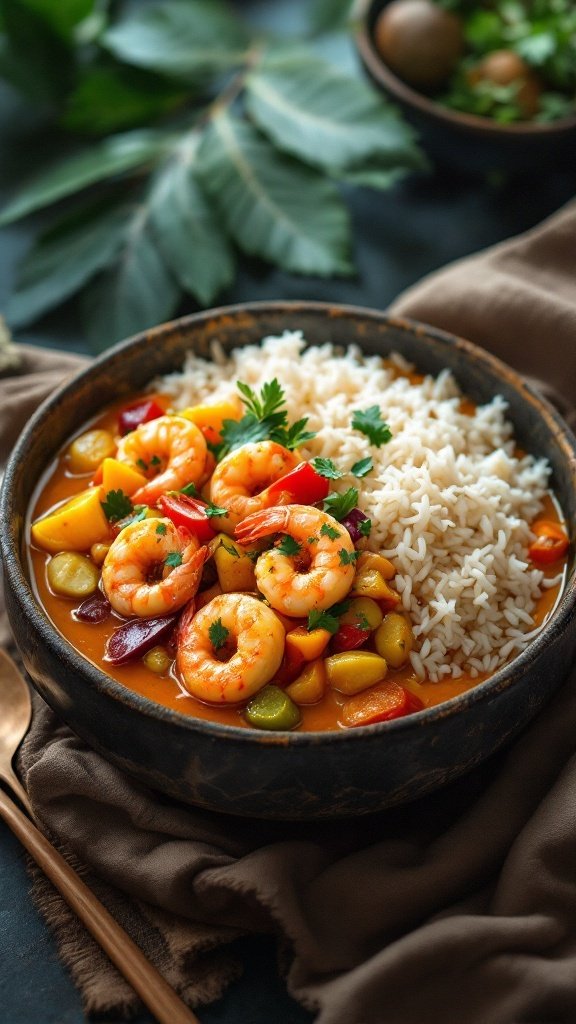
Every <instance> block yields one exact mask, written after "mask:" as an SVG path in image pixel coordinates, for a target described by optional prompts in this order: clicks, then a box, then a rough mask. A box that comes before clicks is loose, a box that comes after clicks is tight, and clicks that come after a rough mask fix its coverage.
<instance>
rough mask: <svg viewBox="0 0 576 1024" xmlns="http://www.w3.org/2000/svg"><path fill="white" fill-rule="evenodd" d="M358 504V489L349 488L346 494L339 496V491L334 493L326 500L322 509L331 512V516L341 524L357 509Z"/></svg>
mask: <svg viewBox="0 0 576 1024" xmlns="http://www.w3.org/2000/svg"><path fill="white" fill-rule="evenodd" d="M357 504H358V491H357V489H356V487H349V488H348V490H347V491H344V494H338V493H337V491H333V492H332V493H331V494H329V495H328V497H327V498H324V504H323V506H322V507H323V509H324V511H325V512H329V513H330V515H331V516H334V519H337V520H338V522H341V521H342V520H343V519H345V518H346V516H347V515H348V513H349V512H351V511H352V509H353V508H356V505H357Z"/></svg>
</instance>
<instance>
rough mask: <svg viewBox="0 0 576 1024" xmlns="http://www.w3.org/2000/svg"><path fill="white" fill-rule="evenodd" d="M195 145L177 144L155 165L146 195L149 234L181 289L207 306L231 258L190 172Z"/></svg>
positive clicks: (226, 276) (230, 269) (230, 271)
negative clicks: (161, 164) (163, 161)
mask: <svg viewBox="0 0 576 1024" xmlns="http://www.w3.org/2000/svg"><path fill="white" fill-rule="evenodd" d="M194 154H195V146H194V145H193V144H188V145H186V144H184V145H182V146H181V147H180V148H179V149H178V151H177V152H176V153H175V155H174V156H173V157H172V158H171V160H170V161H169V162H168V163H167V164H166V166H165V167H163V168H161V169H160V171H159V173H158V175H157V177H156V180H155V182H154V184H153V187H152V191H151V195H150V200H149V202H150V216H151V223H152V230H153V232H154V236H155V238H156V241H157V242H158V245H159V247H160V250H161V252H162V255H163V257H164V259H165V260H166V263H167V264H168V266H169V267H170V269H171V270H172V273H173V274H174V276H175V278H176V280H177V281H179V282H180V284H181V286H182V288H184V290H185V291H187V292H190V293H191V294H192V295H194V296H195V297H196V298H197V299H198V301H199V302H200V303H202V304H203V305H209V303H210V302H211V301H212V299H213V298H214V297H215V296H216V295H217V294H218V292H219V291H220V290H221V289H222V288H225V287H226V286H227V285H228V284H230V282H231V281H232V279H233V277H234V258H233V255H232V250H231V247H230V244H229V242H228V239H227V237H226V235H225V233H224V232H223V230H222V228H221V226H220V224H219V223H218V221H217V219H216V217H215V216H214V212H213V210H212V208H211V207H210V205H209V203H208V201H207V199H206V197H205V195H204V193H203V191H202V189H201V187H200V184H199V183H198V182H197V181H196V179H195V178H194V176H193V162H194Z"/></svg>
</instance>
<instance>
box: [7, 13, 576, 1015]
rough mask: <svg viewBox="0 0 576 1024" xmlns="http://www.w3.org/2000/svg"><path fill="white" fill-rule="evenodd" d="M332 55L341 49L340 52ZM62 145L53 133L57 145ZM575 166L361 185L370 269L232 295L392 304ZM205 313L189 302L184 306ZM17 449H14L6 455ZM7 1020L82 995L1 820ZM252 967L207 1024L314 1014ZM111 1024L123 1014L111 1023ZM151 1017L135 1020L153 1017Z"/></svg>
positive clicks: (18, 111) (248, 269)
mask: <svg viewBox="0 0 576 1024" xmlns="http://www.w3.org/2000/svg"><path fill="white" fill-rule="evenodd" d="M303 2H304V0H293V2H290V0H275V2H274V3H273V4H270V3H265V2H264V0H259V2H257V3H254V2H253V3H245V4H244V5H243V6H244V8H245V9H246V10H247V11H248V12H249V14H250V15H251V16H253V17H255V18H257V19H259V20H260V21H267V22H268V23H269V24H272V25H273V26H274V27H281V28H282V29H287V30H289V31H290V30H292V29H293V28H295V27H297V23H298V19H299V18H301V14H302V11H301V8H302V6H303ZM326 47H327V50H328V56H336V57H337V59H338V61H339V63H340V64H341V65H342V64H348V65H349V66H350V67H351V68H353V69H354V68H355V63H354V57H353V54H352V50H351V47H350V45H349V43H348V41H347V40H345V39H344V38H343V37H332V38H331V39H329V40H328V41H327V43H326ZM330 51H331V52H330ZM36 132H37V126H36V125H35V124H34V123H33V121H32V119H31V118H30V116H29V114H28V113H27V112H26V111H24V110H23V109H22V107H21V105H20V103H19V101H18V99H17V97H16V96H15V95H14V94H12V93H11V92H9V91H8V89H6V88H1V89H0V133H1V138H2V146H1V148H0V154H1V155H0V159H1V161H2V162H1V165H0V192H1V195H2V197H4V196H8V195H9V194H10V192H11V190H12V188H13V187H14V186H15V185H16V183H17V182H18V181H19V180H20V179H21V178H22V177H23V175H24V173H25V172H26V169H27V166H28V164H29V163H31V161H32V159H33V153H34V146H35V145H36V143H37V138H38V135H37V134H36ZM45 141H46V145H48V146H50V144H51V143H50V139H47V140H45ZM575 192H576V188H575V176H574V172H570V171H562V170H560V169H556V170H552V171H549V172H548V173H547V175H546V177H521V178H516V179H513V180H512V179H506V178H503V179H500V180H499V181H497V182H496V181H494V180H485V179H482V178H475V177H465V176H461V175H456V174H454V173H453V172H452V171H450V170H449V169H446V168H440V167H436V169H435V170H433V171H432V172H431V173H430V174H429V175H427V176H425V177H417V178H416V177H414V178H412V179H410V180H407V181H405V182H403V183H401V184H399V185H398V186H396V187H394V188H393V189H392V190H391V191H390V192H387V193H380V192H372V191H369V190H364V189H362V190H361V189H358V190H355V191H353V192H351V193H350V194H349V204H350V210H351V214H352V224H353V232H354V246H355V258H356V263H357V267H358V275H357V277H356V278H354V279H351V280H334V281H319V280H318V279H311V278H310V279H308V278H305V277H296V276H291V275H288V274H285V273H282V272H280V271H277V270H275V269H273V268H268V267H263V266H262V265H258V266H257V265H255V264H254V263H253V262H251V263H250V264H248V262H245V263H244V264H243V265H241V266H240V270H239V273H238V276H237V279H236V281H235V282H234V284H233V286H232V287H231V288H230V289H229V290H228V292H227V293H226V294H225V295H223V296H221V301H222V302H223V303H224V302H239V301H246V300H258V299H318V300H326V301H330V302H333V301H335V302H347V303H355V304H358V305H363V306H372V307H375V308H379V309H384V308H386V306H387V305H388V304H389V303H390V302H391V300H392V299H393V298H394V297H395V296H396V295H398V294H399V292H401V291H402V290H403V289H404V288H406V287H408V286H409V285H411V284H414V283H415V282H416V281H418V280H419V279H420V278H421V277H422V276H423V275H425V274H427V273H429V272H430V271H433V270H435V269H437V268H438V267H441V266H443V265H445V264H446V263H449V262H451V261H452V260H455V259H458V258H459V257H462V256H465V255H468V254H469V253H472V252H475V251H477V250H479V249H482V248H484V247H486V246H488V245H491V244H493V243H496V242H499V241H501V240H503V239H505V238H508V237H510V236H512V235H514V234H517V233H519V232H522V231H525V230H527V229H529V228H530V227H532V226H534V225H535V224H537V223H538V222H539V221H540V220H541V219H543V218H544V217H546V216H548V215H549V214H550V213H552V212H553V211H554V210H556V209H558V208H559V207H560V206H561V205H562V204H563V203H564V202H566V201H567V200H569V199H570V198H572V196H573V195H574V194H575ZM33 228H34V224H33V223H32V220H30V222H25V223H24V224H17V225H14V226H13V227H11V228H9V229H4V230H3V231H2V233H1V234H0V311H1V310H2V308H4V306H5V304H6V299H7V297H8V295H9V293H10V289H11V287H12V282H13V280H14V274H15V268H16V266H17V263H18V259H19V258H20V256H21V254H22V253H23V252H24V251H25V250H26V248H27V246H28V245H29V242H30V238H31V233H32V229H33ZM193 309H194V307H193V305H192V304H189V305H187V306H186V305H185V306H183V307H182V309H181V310H180V312H181V313H186V312H190V311H192V310H193ZM16 340H17V341H22V342H26V343H30V344H36V345H42V346H47V347H57V348H63V349H67V350H68V351H78V352H85V351H87V346H86V342H85V339H84V338H83V335H82V330H81V326H80V323H79V321H78V319H77V317H76V315H75V311H74V308H73V306H72V305H70V308H68V309H66V310H65V311H64V313H62V312H60V313H57V314H51V315H50V316H47V317H45V318H44V319H43V320H42V321H41V322H39V323H37V324H35V325H34V326H33V327H32V328H30V329H29V330H27V331H22V332H20V333H19V334H18V335H17V338H16ZM4 454H5V453H4ZM0 848H1V855H0V922H1V925H2V927H1V930H0V1024H53V1022H54V1024H82V1022H83V1021H85V1017H84V1014H83V1012H82V1007H81V1000H80V996H79V994H78V992H77V991H76V990H75V988H74V986H73V985H72V982H71V980H70V978H69V976H68V974H67V972H66V971H65V969H64V968H63V967H62V966H61V964H60V962H59V960H58V957H57V953H56V948H55V944H54V941H53V939H52V937H51V935H50V933H49V932H48V929H47V928H46V926H45V924H44V923H43V921H42V920H41V918H40V917H39V915H38V914H37V912H36V910H35V909H34V907H33V905H32V903H31V901H30V898H29V895H28V889H29V881H28V878H27V875H26V871H25V868H24V861H23V855H22V853H21V850H20V848H19V846H18V844H17V842H16V840H15V839H14V838H13V837H12V836H11V834H10V833H9V832H8V830H7V829H6V828H5V826H4V825H2V824H0ZM240 949H241V951H242V955H243V959H244V961H245V964H246V969H245V973H244V976H243V978H242V979H241V980H240V981H238V982H236V983H234V984H233V985H232V986H231V988H230V989H229V991H228V992H227V994H226V995H225V997H224V998H223V999H222V1000H220V1001H219V1002H218V1003H216V1004H214V1005H212V1006H210V1007H206V1008H204V1009H202V1010H201V1011H200V1012H199V1016H200V1018H201V1020H202V1022H203V1024H232V1022H238V1021H242V1022H243V1024H264V1022H269V1021H270V1019H271V1016H272V1014H273V1015H274V1017H275V1019H276V1021H278V1024H305V1022H307V1021H311V1020H312V1017H311V1016H310V1014H309V1013H307V1012H306V1011H304V1010H303V1009H301V1008H300V1007H299V1006H298V1005H297V1004H296V1003H294V1002H293V1001H292V1000H291V999H290V998H289V997H288V996H287V995H286V994H285V992H284V987H283V984H282V981H281V980H280V979H279V977H278V975H277V970H276V964H275V958H274V952H273V949H272V948H271V944H270V943H269V942H267V941H266V940H265V939H260V938H257V939H253V940H244V941H242V942H241V943H240ZM105 1019H106V1021H107V1022H109V1024H111V1022H112V1021H113V1018H112V1017H110V1016H109V1017H106V1018H105ZM150 1021H152V1018H151V1017H150V1016H149V1015H148V1014H146V1013H142V1014H141V1015H140V1016H138V1017H137V1018H135V1021H134V1024H148V1022H150Z"/></svg>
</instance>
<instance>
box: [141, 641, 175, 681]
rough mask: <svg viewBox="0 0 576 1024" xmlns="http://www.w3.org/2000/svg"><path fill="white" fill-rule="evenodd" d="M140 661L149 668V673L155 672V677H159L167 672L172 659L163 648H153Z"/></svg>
mask: <svg viewBox="0 0 576 1024" xmlns="http://www.w3.org/2000/svg"><path fill="white" fill-rule="evenodd" d="M142 661H143V662H144V664H145V665H146V668H149V669H150V671H151V672H155V673H156V675H158V676H161V675H163V674H164V673H165V672H167V671H168V669H169V668H170V665H171V664H172V658H171V657H170V655H169V654H168V651H167V650H166V648H165V647H161V646H160V645H158V647H153V648H152V650H151V651H147V652H146V654H145V655H144V657H143V658H142Z"/></svg>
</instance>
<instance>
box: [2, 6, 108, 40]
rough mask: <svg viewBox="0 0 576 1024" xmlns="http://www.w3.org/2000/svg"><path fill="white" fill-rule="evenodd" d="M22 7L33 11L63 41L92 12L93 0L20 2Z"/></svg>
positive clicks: (70, 35) (70, 36)
mask: <svg viewBox="0 0 576 1024" xmlns="http://www.w3.org/2000/svg"><path fill="white" fill-rule="evenodd" d="M20 4H21V6H22V7H27V8H28V9H29V10H31V11H34V12H35V14H37V15H38V16H39V17H40V18H42V20H43V21H45V22H46V23H47V24H48V25H50V27H51V28H52V29H53V30H54V31H55V32H56V33H57V34H58V35H59V36H62V37H63V38H64V39H71V38H72V36H73V33H74V29H75V28H76V27H77V26H78V25H79V24H80V22H82V21H84V19H85V18H87V17H89V15H90V14H92V12H93V10H94V0H20Z"/></svg>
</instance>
